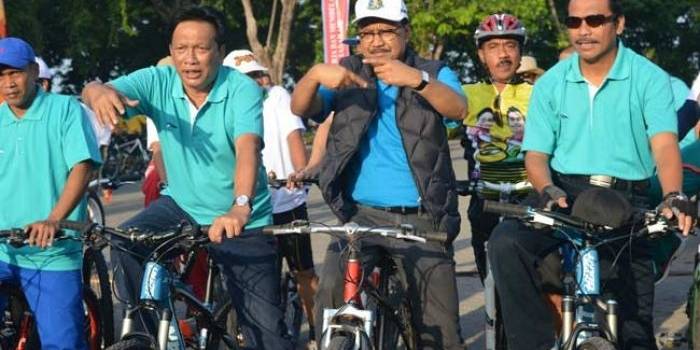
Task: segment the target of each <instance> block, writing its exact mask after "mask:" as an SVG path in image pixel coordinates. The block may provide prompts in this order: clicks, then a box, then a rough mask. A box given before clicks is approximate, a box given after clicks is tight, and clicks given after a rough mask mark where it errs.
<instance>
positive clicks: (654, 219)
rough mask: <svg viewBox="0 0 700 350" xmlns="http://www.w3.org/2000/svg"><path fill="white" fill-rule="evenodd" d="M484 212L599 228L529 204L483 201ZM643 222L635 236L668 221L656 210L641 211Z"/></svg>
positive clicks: (662, 227)
mask: <svg viewBox="0 0 700 350" xmlns="http://www.w3.org/2000/svg"><path fill="white" fill-rule="evenodd" d="M484 212H488V213H493V214H498V215H503V216H509V217H514V218H518V219H520V220H527V221H529V222H532V223H537V224H544V225H547V226H552V227H567V226H568V227H572V228H575V229H579V230H591V229H596V228H597V229H601V227H600V225H594V224H591V223H587V222H585V221H584V220H581V219H579V218H576V217H573V216H570V215H566V214H562V213H557V212H552V211H546V210H542V209H535V208H532V207H529V206H524V205H518V204H510V203H500V202H495V201H489V200H486V201H484ZM640 213H641V214H643V217H644V220H645V223H644V228H642V229H641V230H639V231H637V232H636V233H635V234H634V235H635V236H643V235H653V234H656V233H660V232H666V231H668V229H669V224H668V221H667V220H666V219H665V218H664V217H662V216H661V215H660V214H659V213H658V212H656V211H641V212H640ZM602 229H604V230H606V231H610V230H612V228H611V227H602Z"/></svg>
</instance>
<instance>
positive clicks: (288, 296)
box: [268, 179, 318, 344]
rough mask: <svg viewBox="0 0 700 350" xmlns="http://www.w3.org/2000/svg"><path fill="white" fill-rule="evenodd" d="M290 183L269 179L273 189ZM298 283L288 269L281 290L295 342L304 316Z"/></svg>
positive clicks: (307, 181)
mask: <svg viewBox="0 0 700 350" xmlns="http://www.w3.org/2000/svg"><path fill="white" fill-rule="evenodd" d="M288 183H289V180H287V179H268V186H270V188H273V189H280V188H285V187H287V184H288ZM297 183H298V184H299V185H302V186H310V185H318V179H305V180H302V181H298V182H297ZM298 284H299V283H298V281H297V276H296V273H295V272H294V271H290V270H289V269H288V270H287V271H286V272H285V273H284V274H283V275H282V281H281V284H280V292H281V295H282V305H283V308H284V321H285V323H286V325H287V335H288V336H289V337H290V338H291V339H292V343H293V344H297V343H298V342H299V337H300V335H301V325H302V322H303V318H304V310H303V305H302V300H301V296H300V295H299V291H298V290H297V285H298ZM307 320H308V319H307ZM313 329H314V327H313V325H311V324H309V331H310V332H313Z"/></svg>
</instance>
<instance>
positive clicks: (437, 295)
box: [292, 0, 467, 349]
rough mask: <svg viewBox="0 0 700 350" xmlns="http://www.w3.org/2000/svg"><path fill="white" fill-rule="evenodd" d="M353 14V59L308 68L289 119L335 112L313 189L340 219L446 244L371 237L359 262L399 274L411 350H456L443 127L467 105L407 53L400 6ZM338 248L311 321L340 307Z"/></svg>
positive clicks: (452, 233) (381, 5) (455, 227)
mask: <svg viewBox="0 0 700 350" xmlns="http://www.w3.org/2000/svg"><path fill="white" fill-rule="evenodd" d="M355 15H356V18H355V20H354V23H356V24H357V26H358V36H359V38H360V42H359V44H358V47H357V54H356V55H353V56H350V57H346V58H345V59H343V60H342V61H341V63H340V65H335V64H318V65H316V66H314V67H313V68H311V70H310V71H309V72H307V74H306V75H305V76H304V77H303V78H302V79H301V80H300V81H299V84H298V85H297V87H296V89H295V91H294V94H293V96H292V111H293V112H294V114H297V115H303V116H314V115H319V114H320V113H322V115H324V116H325V115H327V114H328V112H330V111H335V117H334V120H333V124H332V126H331V130H330V134H329V136H328V141H327V146H326V147H327V149H326V155H325V158H324V160H323V163H322V166H321V168H322V170H321V174H320V183H321V190H322V192H323V197H324V199H325V200H326V202H327V203H328V205H329V206H330V207H331V209H332V210H333V212H334V213H335V215H336V216H337V217H338V218H339V219H340V221H342V222H347V221H354V222H357V223H358V224H361V225H368V226H382V225H396V224H412V225H414V226H415V227H416V228H417V229H418V230H424V231H430V232H441V233H444V234H445V237H446V239H447V241H446V243H435V242H429V243H427V244H421V243H409V242H403V241H396V240H389V239H384V238H374V237H373V238H371V239H367V240H365V241H363V246H362V260H363V267H364V269H365V271H366V273H369V272H370V271H371V269H372V267H373V265H374V264H375V263H376V262H377V261H378V260H379V258H381V257H382V256H385V255H389V256H390V257H392V258H393V259H394V261H395V262H396V264H397V266H399V267H400V268H401V270H402V271H403V273H404V275H405V277H406V279H405V280H406V284H407V286H406V287H407V293H408V295H410V296H412V297H413V298H411V311H412V314H413V315H412V322H413V326H414V327H415V329H416V330H417V333H418V334H417V338H418V339H417V341H418V348H420V349H458V348H459V349H461V348H462V340H461V336H460V331H459V317H458V305H457V288H456V282H455V267H454V266H455V264H454V260H453V250H452V245H451V242H452V240H454V238H455V237H456V236H457V233H458V232H459V222H460V217H459V212H458V210H457V195H456V192H455V177H454V171H453V169H452V163H451V158H450V153H449V148H448V144H447V137H446V130H445V123H449V121H448V120H450V119H451V120H455V121H459V120H461V119H462V118H463V116H464V115H465V112H466V107H467V103H466V98H465V97H464V95H463V92H462V90H461V88H460V84H459V79H458V78H457V76H456V74H455V73H454V72H453V71H451V70H450V69H449V68H447V67H445V66H444V64H443V63H442V62H439V61H432V60H425V59H422V58H420V57H419V56H418V55H417V54H416V53H415V52H414V51H413V50H412V49H411V48H410V47H409V45H408V42H409V37H410V34H411V30H410V27H409V25H408V14H407V10H406V6H405V4H404V3H403V1H402V0H383V1H376V0H359V1H357V3H356V5H355ZM340 246H341V244H338V243H337V242H333V243H332V244H331V245H330V246H329V248H328V252H327V255H326V260H325V262H324V264H323V266H324V267H323V272H322V274H321V281H320V286H319V291H318V294H317V297H316V315H317V319H318V320H321V319H322V317H321V316H322V312H323V309H324V308H335V307H338V306H339V305H341V304H342V303H343V298H342V287H343V271H342V269H343V268H344V266H341V265H342V264H339V261H340V259H341V255H340V254H341V248H340ZM317 324H318V325H321V324H322V322H321V321H319V322H317ZM317 331H318V334H322V330H321V329H317Z"/></svg>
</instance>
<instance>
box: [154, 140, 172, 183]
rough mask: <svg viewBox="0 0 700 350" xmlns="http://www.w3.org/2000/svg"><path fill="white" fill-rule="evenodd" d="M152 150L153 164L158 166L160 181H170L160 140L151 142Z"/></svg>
mask: <svg viewBox="0 0 700 350" xmlns="http://www.w3.org/2000/svg"><path fill="white" fill-rule="evenodd" d="M151 152H152V154H153V156H152V158H153V166H155V168H156V173H157V174H158V177H159V178H160V183H162V184H164V183H168V175H167V174H166V173H165V164H164V163H163V151H162V150H161V149H160V142H154V143H152V144H151Z"/></svg>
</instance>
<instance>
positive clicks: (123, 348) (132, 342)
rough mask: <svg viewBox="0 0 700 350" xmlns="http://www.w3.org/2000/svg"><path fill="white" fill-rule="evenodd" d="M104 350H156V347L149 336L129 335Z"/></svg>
mask: <svg viewBox="0 0 700 350" xmlns="http://www.w3.org/2000/svg"><path fill="white" fill-rule="evenodd" d="M105 350H158V345H157V344H156V341H155V339H153V337H152V336H151V335H149V334H145V333H131V334H128V335H126V336H124V338H122V340H120V341H118V342H116V343H114V344H112V345H111V346H109V347H108V348H107V349H105Z"/></svg>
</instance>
